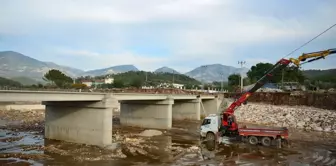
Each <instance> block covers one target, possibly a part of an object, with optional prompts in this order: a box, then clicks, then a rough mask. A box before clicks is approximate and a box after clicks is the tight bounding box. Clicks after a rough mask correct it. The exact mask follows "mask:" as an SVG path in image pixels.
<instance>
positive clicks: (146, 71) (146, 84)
mask: <svg viewBox="0 0 336 166" xmlns="http://www.w3.org/2000/svg"><path fill="white" fill-rule="evenodd" d="M145 75H146V81H145V87H146V88H147V71H145Z"/></svg>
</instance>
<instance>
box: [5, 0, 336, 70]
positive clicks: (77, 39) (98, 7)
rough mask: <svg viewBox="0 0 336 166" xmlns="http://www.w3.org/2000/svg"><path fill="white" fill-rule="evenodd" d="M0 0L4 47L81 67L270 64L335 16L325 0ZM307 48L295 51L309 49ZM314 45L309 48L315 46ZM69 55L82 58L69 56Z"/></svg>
mask: <svg viewBox="0 0 336 166" xmlns="http://www.w3.org/2000/svg"><path fill="white" fill-rule="evenodd" d="M1 3H2V5H1V6H0V36H5V38H4V39H3V40H2V41H1V42H2V43H4V45H5V46H9V45H10V47H9V48H16V49H17V50H15V51H20V50H25V51H26V50H28V49H29V52H30V53H31V54H32V55H33V53H34V52H35V53H36V54H38V53H39V51H40V50H41V49H43V50H49V54H50V55H51V54H53V55H55V56H53V58H52V56H50V59H48V58H47V57H45V59H48V60H49V61H54V62H62V63H63V62H66V63H67V64H69V65H72V66H79V67H80V68H82V69H88V68H101V67H102V66H105V67H107V66H111V65H118V64H134V65H136V66H138V67H139V68H143V69H145V70H148V69H155V68H158V67H161V66H160V65H162V66H163V65H164V66H170V67H173V68H175V69H177V70H179V71H187V70H190V69H192V68H195V67H197V66H200V65H203V64H205V63H208V64H210V63H223V64H225V65H233V66H238V65H237V61H238V60H245V61H247V62H248V63H249V64H250V63H257V62H259V61H267V62H273V63H274V62H275V61H276V60H277V59H278V58H280V57H281V56H282V55H283V54H285V53H287V52H289V51H291V50H293V49H294V48H295V47H297V46H299V45H300V44H302V43H304V42H306V41H308V40H309V39H310V38H312V37H313V36H315V35H317V34H318V33H319V32H321V31H323V30H324V29H326V28H327V27H328V26H330V25H331V24H333V23H334V22H332V21H333V20H332V19H330V17H331V16H332V15H336V11H335V10H334V9H333V6H335V5H336V2H335V1H332V0H330V1H329V0H327V1H319V0H307V1H305V2H304V3H303V2H302V1H293V2H291V1H274V0H269V1H265V0H260V1H243V0H160V1H157V0H142V1H137V0H123V1H112V0H99V1H91V0H49V1H44V0H29V1H28V0H27V1H19V0H3V1H2V2H1ZM330 41H336V35H335V31H330V32H329V33H328V34H326V35H324V36H321V37H320V38H319V40H317V41H316V42H319V43H321V44H320V46H322V45H328V43H330ZM315 44H316V43H315ZM329 45H330V44H329ZM329 45H328V46H329ZM42 47H43V48H42ZM1 48H2V47H1V46H0V49H1ZM306 48H307V50H305V49H303V50H300V51H302V52H303V51H305V52H307V51H308V52H309V51H310V50H311V49H312V48H313V47H310V46H307V47H306ZM321 48H322V47H314V51H317V50H319V49H321ZM4 49H6V48H4ZM316 49H317V50H316ZM46 54H47V53H46ZM56 55H60V56H62V57H63V58H66V59H68V61H67V60H64V59H57V58H56V57H57V56H56ZM270 55H272V56H270ZM74 56H75V57H83V58H84V57H85V58H87V60H86V61H85V60H81V61H80V63H79V61H70V60H69V59H71V57H74Z"/></svg>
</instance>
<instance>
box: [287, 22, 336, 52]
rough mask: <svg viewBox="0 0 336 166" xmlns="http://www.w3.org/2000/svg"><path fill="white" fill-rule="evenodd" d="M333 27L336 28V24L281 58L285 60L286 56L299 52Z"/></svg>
mask: <svg viewBox="0 0 336 166" xmlns="http://www.w3.org/2000/svg"><path fill="white" fill-rule="evenodd" d="M334 26H336V24H334V25H332V26H330V27H329V28H328V29H326V30H324V31H323V32H321V33H320V34H318V35H317V36H315V37H314V38H312V39H310V40H309V41H308V42H306V43H304V44H302V45H301V46H300V47H298V48H297V49H295V50H293V51H292V52H290V53H288V54H287V55H286V56H284V57H283V58H286V57H287V56H289V55H291V54H293V53H294V52H295V51H297V50H299V49H300V48H302V47H304V46H305V45H307V44H308V43H310V42H312V41H313V40H315V39H316V38H318V37H319V36H321V35H322V34H324V33H326V32H327V31H329V30H330V29H331V28H333V27H334Z"/></svg>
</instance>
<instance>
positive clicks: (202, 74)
mask: <svg viewBox="0 0 336 166" xmlns="http://www.w3.org/2000/svg"><path fill="white" fill-rule="evenodd" d="M241 70H242V69H240V68H235V67H232V66H225V65H222V64H210V65H204V66H200V67H197V68H196V69H194V70H192V71H190V72H187V73H185V75H187V76H190V77H192V78H195V79H197V80H200V81H202V82H203V81H205V82H213V81H223V80H224V81H227V78H228V77H229V75H231V74H236V73H240V71H241ZM247 71H248V69H247V68H243V74H244V76H246V73H247Z"/></svg>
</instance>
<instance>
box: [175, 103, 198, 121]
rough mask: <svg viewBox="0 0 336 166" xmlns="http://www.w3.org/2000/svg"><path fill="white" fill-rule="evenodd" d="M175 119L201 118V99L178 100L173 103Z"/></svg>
mask: <svg viewBox="0 0 336 166" xmlns="http://www.w3.org/2000/svg"><path fill="white" fill-rule="evenodd" d="M172 116H173V120H184V119H188V120H200V117H201V100H200V99H199V98H198V99H195V100H177V101H175V102H174V105H173V115H172Z"/></svg>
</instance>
